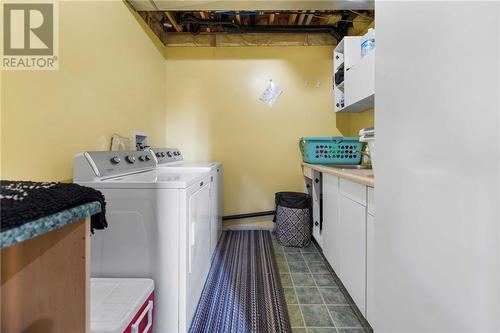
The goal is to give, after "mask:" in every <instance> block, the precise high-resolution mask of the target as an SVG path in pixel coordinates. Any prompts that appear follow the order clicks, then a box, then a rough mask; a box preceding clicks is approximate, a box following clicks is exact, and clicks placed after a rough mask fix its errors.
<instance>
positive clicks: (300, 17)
mask: <svg viewBox="0 0 500 333" xmlns="http://www.w3.org/2000/svg"><path fill="white" fill-rule="evenodd" d="M305 12H307V11H305V10H303V11H302V13H305ZM305 17H306V14H300V16H299V22H297V24H298V25H302V24H303V23H304V18H305Z"/></svg>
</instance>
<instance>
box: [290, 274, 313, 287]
mask: <svg viewBox="0 0 500 333" xmlns="http://www.w3.org/2000/svg"><path fill="white" fill-rule="evenodd" d="M291 276H292V281H293V285H294V286H301V287H314V286H316V284H315V283H314V279H313V277H312V275H311V273H293V274H292V275H291Z"/></svg>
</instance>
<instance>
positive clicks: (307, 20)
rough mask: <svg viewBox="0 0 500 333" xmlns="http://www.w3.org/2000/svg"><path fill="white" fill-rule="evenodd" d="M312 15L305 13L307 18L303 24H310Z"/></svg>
mask: <svg viewBox="0 0 500 333" xmlns="http://www.w3.org/2000/svg"><path fill="white" fill-rule="evenodd" d="M313 13H314V12H313ZM313 17H314V14H309V15H307V18H306V23H305V24H306V25H309V24H311V21H312V19H313Z"/></svg>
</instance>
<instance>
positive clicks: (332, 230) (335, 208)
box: [322, 174, 340, 272]
mask: <svg viewBox="0 0 500 333" xmlns="http://www.w3.org/2000/svg"><path fill="white" fill-rule="evenodd" d="M322 234H323V254H324V255H325V257H326V259H327V260H328V262H329V263H330V265H331V266H332V268H333V270H334V271H335V272H340V232H339V177H337V176H333V175H329V174H323V233H322Z"/></svg>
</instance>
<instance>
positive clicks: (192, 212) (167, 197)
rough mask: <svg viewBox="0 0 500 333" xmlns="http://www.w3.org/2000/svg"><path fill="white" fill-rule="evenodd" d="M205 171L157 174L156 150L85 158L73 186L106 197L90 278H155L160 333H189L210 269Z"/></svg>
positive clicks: (76, 161)
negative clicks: (90, 190)
mask: <svg viewBox="0 0 500 333" xmlns="http://www.w3.org/2000/svg"><path fill="white" fill-rule="evenodd" d="M210 177H211V176H210V174H209V173H207V172H195V171H193V172H180V173H178V172H175V169H167V168H161V169H160V168H157V162H156V159H155V158H154V157H153V155H152V152H151V151H128V152H85V153H82V154H78V155H77V156H76V157H75V159H74V181H75V182H76V183H78V184H81V185H84V186H89V187H93V188H95V189H97V190H99V191H101V192H102V193H103V194H104V197H105V199H106V203H107V206H106V219H107V221H108V228H107V229H104V230H96V231H95V233H94V235H92V237H91V276H92V277H108V278H117V277H128V278H151V279H153V280H154V282H155V286H156V288H155V289H156V300H155V308H154V318H155V328H154V330H155V332H161V333H170V332H185V331H187V330H188V329H189V326H190V323H191V319H192V317H193V314H194V312H195V310H196V306H197V304H198V300H199V297H200V295H201V292H202V289H203V286H204V283H205V280H206V278H207V275H208V271H209V268H210V258H211V254H212V253H211V244H210V230H211V224H210V222H211V215H210V205H211V202H210V185H211V178H210Z"/></svg>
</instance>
